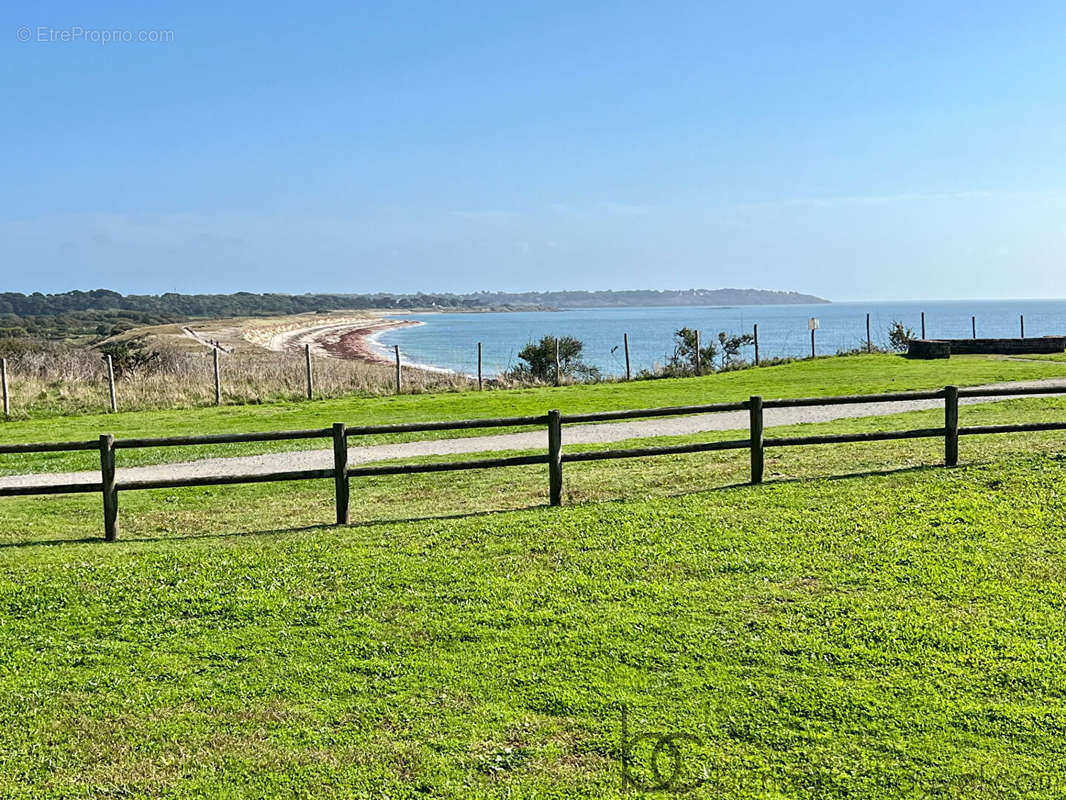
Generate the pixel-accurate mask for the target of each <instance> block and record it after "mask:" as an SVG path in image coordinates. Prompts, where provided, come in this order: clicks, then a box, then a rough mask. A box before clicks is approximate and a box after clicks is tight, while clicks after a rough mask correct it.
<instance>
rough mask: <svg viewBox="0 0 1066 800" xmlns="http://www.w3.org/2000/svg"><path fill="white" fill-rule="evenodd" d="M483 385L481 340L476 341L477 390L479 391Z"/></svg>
mask: <svg viewBox="0 0 1066 800" xmlns="http://www.w3.org/2000/svg"><path fill="white" fill-rule="evenodd" d="M483 388H485V387H484V384H483V383H482V380H481V342H478V343H477V390H478V391H479V392H480V391H481V390H482V389H483Z"/></svg>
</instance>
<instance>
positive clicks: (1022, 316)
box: [1018, 314, 1025, 339]
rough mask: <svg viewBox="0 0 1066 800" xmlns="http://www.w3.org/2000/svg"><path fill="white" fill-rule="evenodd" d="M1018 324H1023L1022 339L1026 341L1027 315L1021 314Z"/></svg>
mask: <svg viewBox="0 0 1066 800" xmlns="http://www.w3.org/2000/svg"><path fill="white" fill-rule="evenodd" d="M1018 322H1020V323H1021V326H1022V338H1023V339H1024V338H1025V314H1019V315H1018Z"/></svg>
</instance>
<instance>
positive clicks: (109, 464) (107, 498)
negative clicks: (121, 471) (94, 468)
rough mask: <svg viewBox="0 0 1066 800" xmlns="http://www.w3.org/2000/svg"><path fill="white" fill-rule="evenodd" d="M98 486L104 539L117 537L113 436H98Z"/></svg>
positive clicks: (116, 494)
mask: <svg viewBox="0 0 1066 800" xmlns="http://www.w3.org/2000/svg"><path fill="white" fill-rule="evenodd" d="M100 487H101V491H102V492H103V495H104V539H105V540H106V541H109V542H113V541H115V539H117V538H118V486H117V484H116V482H115V437H114V436H112V435H111V434H110V433H105V434H102V435H101V436H100Z"/></svg>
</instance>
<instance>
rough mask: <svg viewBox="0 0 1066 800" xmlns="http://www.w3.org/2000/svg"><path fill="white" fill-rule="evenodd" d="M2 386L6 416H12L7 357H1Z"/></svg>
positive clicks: (0, 382) (0, 377)
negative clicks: (8, 389)
mask: <svg viewBox="0 0 1066 800" xmlns="http://www.w3.org/2000/svg"><path fill="white" fill-rule="evenodd" d="M0 386H2V387H3V391H4V417H5V418H6V417H10V416H11V398H10V397H9V396H8V393H7V359H6V358H0Z"/></svg>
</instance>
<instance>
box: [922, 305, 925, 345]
mask: <svg viewBox="0 0 1066 800" xmlns="http://www.w3.org/2000/svg"><path fill="white" fill-rule="evenodd" d="M922 338H923V339H924V338H925V312H924V311H923V312H922Z"/></svg>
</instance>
